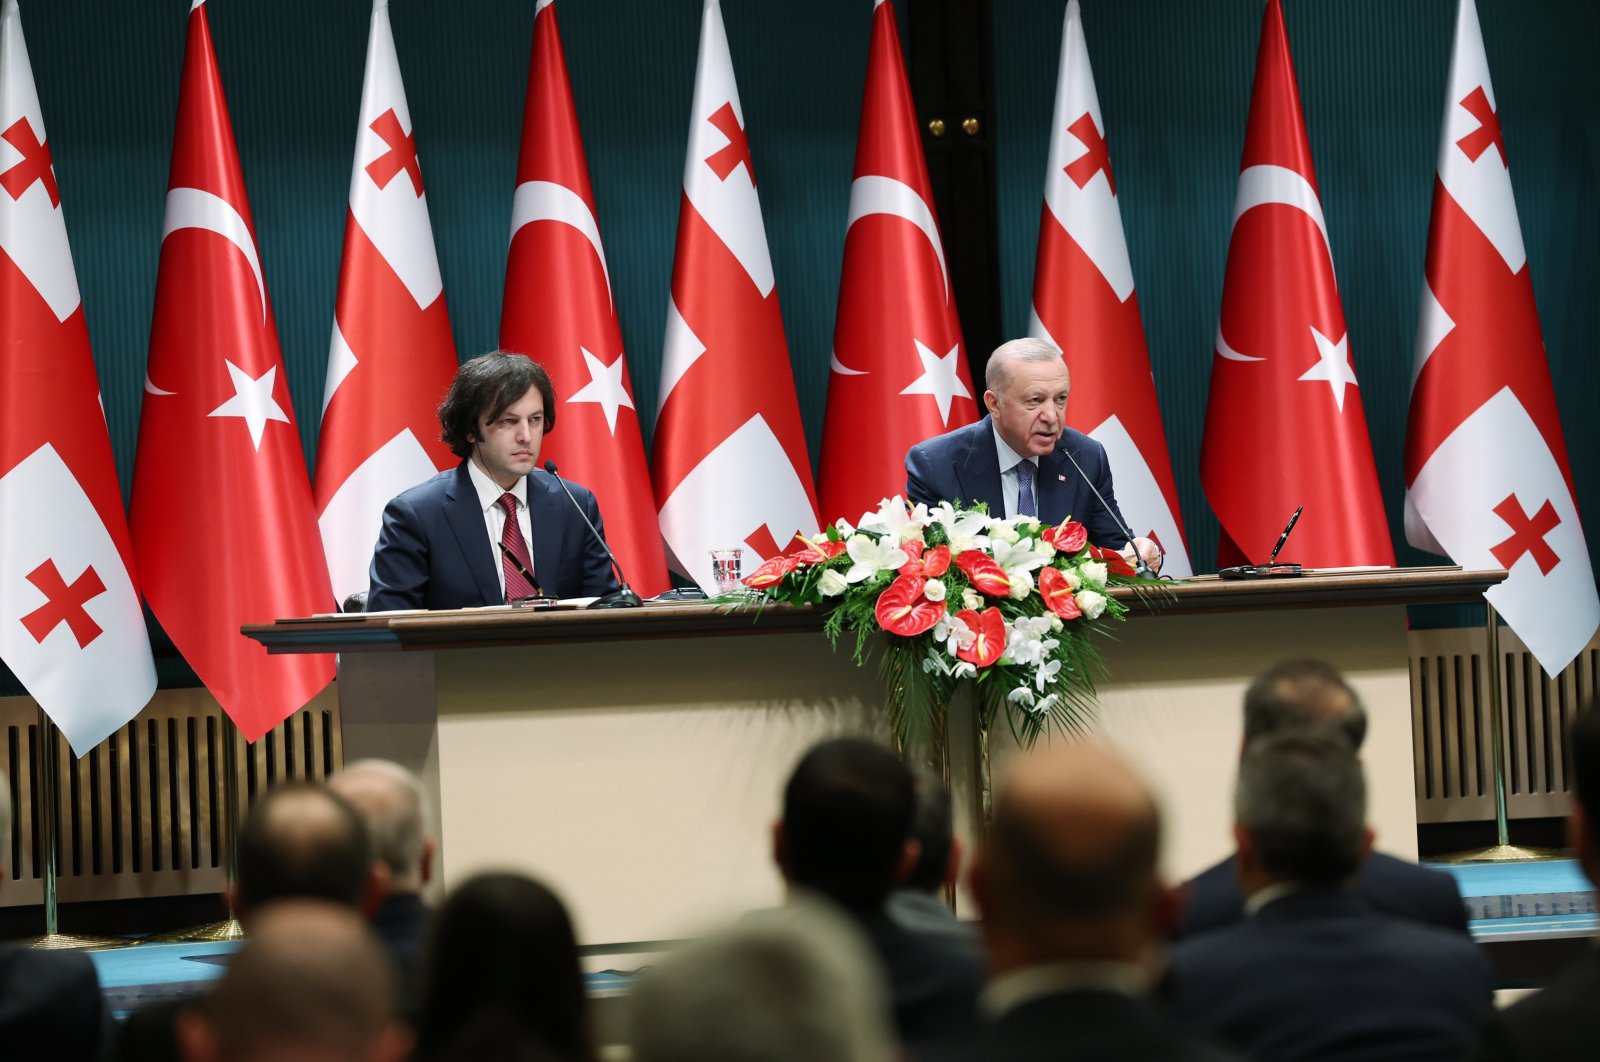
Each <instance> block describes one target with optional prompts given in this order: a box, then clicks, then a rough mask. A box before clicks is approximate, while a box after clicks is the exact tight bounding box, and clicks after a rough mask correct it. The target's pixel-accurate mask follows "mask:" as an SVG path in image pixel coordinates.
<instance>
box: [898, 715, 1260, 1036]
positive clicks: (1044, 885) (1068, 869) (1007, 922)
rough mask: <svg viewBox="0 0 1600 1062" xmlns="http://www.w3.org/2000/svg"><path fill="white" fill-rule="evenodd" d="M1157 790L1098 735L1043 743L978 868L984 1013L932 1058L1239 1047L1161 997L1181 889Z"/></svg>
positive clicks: (1008, 795)
mask: <svg viewBox="0 0 1600 1062" xmlns="http://www.w3.org/2000/svg"><path fill="white" fill-rule="evenodd" d="M1160 848H1161V819H1160V813H1159V811H1158V809H1157V807H1156V804H1155V800H1154V798H1153V797H1152V796H1151V793H1150V790H1149V788H1148V787H1147V786H1146V785H1145V784H1144V782H1143V781H1141V780H1140V779H1139V778H1138V777H1137V776H1136V775H1135V774H1134V773H1133V771H1132V770H1130V769H1129V767H1128V766H1127V764H1126V763H1124V762H1123V761H1122V760H1121V759H1120V758H1119V757H1117V756H1116V755H1115V754H1114V753H1112V752H1110V751H1109V750H1107V749H1105V748H1102V747H1099V746H1096V745H1091V744H1078V743H1074V744H1068V745H1061V746H1056V747H1054V748H1051V749H1049V750H1046V751H1042V752H1037V753H1033V754H1030V755H1029V756H1027V757H1025V758H1024V759H1022V760H1019V761H1018V762H1017V763H1016V764H1015V765H1014V766H1013V767H1012V769H1011V771H1010V772H1009V773H1008V775H1007V776H1006V779H1005V783H1004V785H1003V787H1002V788H1001V790H1000V792H999V793H998V796H997V799H996V801H995V807H994V821H993V823H992V824H991V827H990V830H989V836H988V839H987V842H986V844H985V845H984V847H983V849H982V850H981V851H980V852H979V854H978V857H977V859H976V861H975V862H974V865H973V867H972V871H971V874H970V882H971V886H972V892H973V894H974V896H976V897H977V901H978V906H979V909H980V910H981V912H982V914H983V931H984V936H985V938H986V939H987V941H988V945H989V953H990V962H991V966H992V970H993V977H992V980H991V981H990V983H989V986H988V988H986V989H985V990H984V993H983V997H982V999H981V1000H980V1004H979V1009H980V1011H981V1012H982V1015H983V1018H984V1024H983V1025H982V1026H981V1027H980V1028H979V1029H977V1030H976V1031H975V1032H972V1033H969V1034H968V1035H967V1036H966V1037H964V1038H957V1039H954V1040H952V1041H949V1042H947V1043H944V1044H942V1045H940V1046H939V1047H938V1048H937V1049H929V1050H927V1051H925V1052H924V1053H923V1054H922V1056H921V1057H922V1058H924V1059H925V1060H926V1062H942V1060H950V1062H969V1060H970V1062H979V1060H982V1062H988V1060H991V1059H1006V1060H1007V1062H1013V1060H1015V1062H1028V1060H1034V1059H1038V1060H1043V1059H1065V1058H1085V1059H1118V1060H1119V1062H1122V1060H1126V1062H1143V1060H1155V1059H1163V1060H1171V1062H1201V1060H1221V1059H1226V1058H1229V1057H1231V1056H1229V1055H1227V1054H1225V1053H1224V1052H1221V1051H1219V1050H1217V1049H1214V1048H1212V1047H1210V1046H1209V1045H1206V1044H1204V1043H1203V1042H1200V1041H1198V1040H1196V1039H1194V1038H1192V1037H1190V1036H1189V1035H1187V1034H1185V1033H1183V1032H1181V1031H1180V1030H1178V1029H1177V1028H1176V1027H1174V1026H1173V1025H1171V1024H1170V1023H1169V1022H1168V1021H1167V1020H1166V1018H1165V1017H1164V1016H1163V1015H1162V1014H1161V1013H1160V1011H1159V1010H1158V1009H1157V1007H1156V1006H1155V1004H1154V1003H1153V1002H1151V1001H1150V1000H1149V999H1148V998H1147V996H1148V993H1149V989H1150V986H1151V984H1152V982H1153V981H1154V979H1155V971H1154V969H1153V966H1152V964H1153V962H1154V961H1155V960H1154V956H1153V953H1154V951H1155V949H1156V948H1157V947H1159V945H1160V942H1161V941H1162V939H1163V938H1164V937H1165V935H1166V932H1167V929H1168V922H1169V921H1170V918H1171V912H1172V902H1173V901H1172V897H1171V893H1170V892H1169V891H1168V890H1167V889H1165V888H1164V887H1163V885H1162V883H1161V880H1160V878H1159V876H1158V872H1157V864H1158V860H1159V856H1160Z"/></svg>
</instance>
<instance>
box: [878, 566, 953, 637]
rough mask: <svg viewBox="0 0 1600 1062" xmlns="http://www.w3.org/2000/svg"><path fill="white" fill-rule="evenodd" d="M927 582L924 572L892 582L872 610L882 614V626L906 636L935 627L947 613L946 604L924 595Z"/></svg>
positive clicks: (880, 595)
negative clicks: (921, 574) (930, 599)
mask: <svg viewBox="0 0 1600 1062" xmlns="http://www.w3.org/2000/svg"><path fill="white" fill-rule="evenodd" d="M927 584H928V581H927V580H926V579H924V578H922V577H921V576H920V575H902V576H901V577H900V578H898V579H896V580H895V581H894V582H892V583H890V584H889V586H888V589H886V590H884V592H883V593H881V594H879V595H878V604H877V606H876V607H874V608H873V610H872V611H873V615H875V616H877V617H878V626H880V627H882V628H883V629H884V630H886V631H888V632H889V633H890V634H898V635H901V636H902V637H905V638H909V637H911V636H912V635H915V634H921V633H923V632H924V631H928V630H932V629H933V625H934V624H935V623H938V622H939V617H941V616H943V615H944V613H945V603H944V602H943V601H929V600H928V599H927V598H925V597H923V596H922V588H923V587H924V586H926V585H927Z"/></svg>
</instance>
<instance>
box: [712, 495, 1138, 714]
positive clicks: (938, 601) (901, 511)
mask: <svg viewBox="0 0 1600 1062" xmlns="http://www.w3.org/2000/svg"><path fill="white" fill-rule="evenodd" d="M743 582H744V584H745V585H746V586H747V587H749V588H750V589H751V590H752V591H754V595H753V596H756V597H757V598H758V600H761V601H785V602H789V603H791V604H796V605H831V606H832V609H831V611H830V612H829V613H828V616H827V619H826V620H825V622H824V625H823V630H824V632H825V633H826V634H827V635H828V638H829V640H830V642H831V643H832V644H833V645H834V647H835V648H837V647H838V643H839V636H840V635H841V634H842V633H844V632H845V631H851V632H853V633H854V634H855V637H856V644H855V661H856V663H857V664H858V665H861V664H864V663H865V662H866V656H867V653H868V650H869V647H870V646H871V645H872V644H873V643H874V641H875V640H876V638H875V636H876V635H878V633H879V632H880V631H881V632H884V633H886V634H888V635H889V637H888V638H887V639H886V642H885V650H884V655H883V660H882V670H883V673H884V678H885V681H886V684H887V688H888V701H889V712H890V723H891V725H892V727H893V728H894V732H895V734H896V736H897V737H899V738H900V739H901V740H902V741H916V742H926V741H928V740H929V739H930V738H931V737H932V736H933V735H934V734H935V733H942V730H943V724H944V711H945V709H946V707H947V706H948V705H949V703H950V699H951V696H952V695H953V694H954V692H955V689H956V687H957V685H958V684H959V683H961V682H963V681H967V680H971V681H972V682H973V684H974V691H975V696H976V704H977V710H978V712H979V721H980V723H981V725H982V726H984V727H985V728H992V727H993V725H994V723H995V719H996V717H997V716H1001V715H1003V716H1004V718H1005V719H1006V721H1007V722H1008V723H1009V725H1010V728H1011V732H1012V734H1013V736H1014V737H1015V738H1016V739H1017V741H1018V742H1019V743H1021V744H1023V745H1031V744H1032V743H1033V742H1034V741H1035V740H1036V739H1037V738H1038V737H1039V735H1040V734H1042V733H1044V732H1045V731H1046V730H1047V729H1049V728H1050V727H1051V726H1052V725H1054V726H1056V727H1058V728H1060V729H1064V730H1070V731H1078V732H1082V731H1083V730H1084V729H1085V727H1086V725H1087V722H1088V719H1089V716H1090V713H1091V712H1092V711H1093V706H1094V695H1095V682H1096V680H1097V679H1099V678H1101V677H1103V676H1104V665H1103V663H1102V662H1101V659H1100V654H1099V651H1098V650H1097V649H1096V648H1095V645H1094V643H1093V641H1092V637H1091V636H1092V634H1093V632H1094V631H1095V630H1096V629H1097V628H1098V627H1100V626H1101V625H1103V623H1104V622H1105V621H1106V620H1107V619H1112V620H1120V619H1122V618H1123V616H1124V614H1125V613H1126V611H1127V608H1126V606H1125V605H1124V604H1123V603H1122V602H1120V601H1118V600H1116V599H1115V598H1113V597H1112V596H1111V595H1110V594H1109V593H1108V592H1107V590H1108V588H1109V587H1111V586H1115V585H1118V584H1135V585H1140V586H1144V587H1149V586H1151V585H1153V584H1152V583H1150V582H1149V581H1148V580H1143V579H1137V578H1136V577H1135V575H1134V571H1133V569H1132V568H1131V567H1130V566H1129V565H1128V563H1127V562H1126V561H1125V560H1124V559H1123V558H1122V556H1121V555H1120V554H1118V553H1115V552H1112V551H1109V550H1102V549H1100V548H1098V547H1096V546H1094V545H1091V544H1090V542H1089V534H1088V531H1087V530H1086V529H1085V528H1084V526H1083V525H1082V524H1079V523H1076V522H1074V521H1072V520H1070V519H1068V520H1065V521H1063V522H1062V523H1061V524H1059V525H1056V526H1046V525H1042V524H1040V523H1039V521H1038V520H1036V519H1033V518H1032V517H1016V518H1013V519H1009V520H1007V519H998V518H996V517H992V516H990V515H989V514H988V512H986V511H985V510H984V508H983V507H981V506H980V507H978V508H973V509H962V508H956V507H954V506H952V505H950V504H948V503H942V504H940V505H936V506H933V507H932V508H929V507H928V506H925V505H916V506H911V505H909V504H908V503H906V502H905V501H904V500H903V499H901V498H899V497H894V498H889V499H885V500H884V502H883V503H882V504H881V505H880V506H879V508H878V510H877V511H876V512H870V513H867V514H865V515H864V516H862V518H861V521H860V524H859V525H858V526H856V527H851V526H850V525H849V524H848V523H847V522H846V521H844V520H840V521H839V522H838V523H837V524H835V525H833V526H832V527H829V528H828V529H827V530H826V531H824V532H822V533H821V534H818V535H816V536H815V537H813V538H810V539H807V538H805V537H804V536H797V539H796V546H795V548H794V549H793V550H791V551H790V552H788V553H785V554H783V555H781V556H777V557H774V558H772V559H771V560H768V561H767V562H765V563H764V564H762V565H761V566H760V567H759V568H757V569H756V570H755V571H754V572H752V573H751V574H750V575H749V576H748V577H746V578H745V579H744V580H743Z"/></svg>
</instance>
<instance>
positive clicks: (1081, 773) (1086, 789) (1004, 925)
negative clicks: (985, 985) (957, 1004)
mask: <svg viewBox="0 0 1600 1062" xmlns="http://www.w3.org/2000/svg"><path fill="white" fill-rule="evenodd" d="M1160 848H1161V817H1160V813H1159V811H1158V809H1157V807H1156V803H1155V799H1154V797H1153V796H1152V795H1151V793H1150V790H1149V788H1148V787H1147V786H1146V785H1145V784H1144V782H1143V780H1141V779H1140V778H1139V777H1138V776H1137V775H1136V774H1134V772H1133V771H1132V769H1131V768H1130V767H1129V766H1128V764H1127V763H1126V762H1125V761H1123V760H1122V759H1121V757H1119V756H1118V755H1117V754H1115V753H1114V752H1112V751H1110V750H1109V749H1107V748H1105V747H1103V746H1099V745H1094V744H1088V743H1072V744H1066V745H1057V746H1054V747H1052V748H1048V749H1044V750H1041V751H1038V752H1035V753H1032V754H1030V755H1028V756H1026V757H1024V758H1023V759H1021V760H1019V761H1018V762H1017V763H1016V764H1015V766H1014V767H1013V768H1012V769H1011V771H1010V772H1009V774H1008V775H1007V777H1006V780H1005V784H1004V786H1003V787H1002V788H1001V790H1000V792H999V794H998V796H997V799H996V801H995V807H994V821H993V823H992V824H991V826H990V830H989V836H988V838H987V841H986V843H985V845H984V847H983V849H982V851H981V852H980V853H979V856H978V859H977V860H976V862H975V864H974V866H973V870H972V874H971V881H972V888H973V892H974V894H975V895H976V897H977V900H978V905H979V907H980V908H981V909H982V912H983V919H984V932H985V934H986V936H987V937H988V940H989V947H990V951H991V954H992V957H993V965H994V968H995V970H996V971H997V972H1002V973H1003V972H1008V971H1011V970H1015V969H1020V968H1025V967H1029V966H1036V965H1041V964H1047V963H1054V962H1070V961H1105V962H1134V961H1138V960H1139V959H1140V958H1142V957H1143V956H1144V954H1145V952H1146V950H1147V949H1148V947H1149V945H1150V944H1151V943H1152V942H1154V941H1155V940H1156V939H1158V938H1159V937H1160V936H1161V935H1162V934H1163V933H1164V931H1165V925H1166V921H1167V920H1168V919H1169V917H1170V914H1171V899H1170V896H1169V894H1168V892H1167V890H1166V889H1165V888H1163V887H1162V885H1161V882H1160V879H1159V877H1158V874H1157V862H1158V858H1159V854H1160Z"/></svg>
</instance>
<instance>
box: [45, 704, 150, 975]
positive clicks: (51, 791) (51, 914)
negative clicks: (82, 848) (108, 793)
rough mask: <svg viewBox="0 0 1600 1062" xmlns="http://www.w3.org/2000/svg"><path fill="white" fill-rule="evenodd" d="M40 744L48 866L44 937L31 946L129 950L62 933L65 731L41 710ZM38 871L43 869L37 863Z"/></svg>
mask: <svg viewBox="0 0 1600 1062" xmlns="http://www.w3.org/2000/svg"><path fill="white" fill-rule="evenodd" d="M38 733H39V745H38V750H37V758H36V759H35V760H34V769H33V778H34V807H35V808H37V809H38V814H39V833H38V835H37V836H35V837H34V849H35V851H37V852H38V853H39V857H40V859H41V861H42V862H43V863H44V867H43V874H42V875H41V877H43V879H44V936H42V937H35V938H34V939H33V940H31V941H29V943H28V946H29V947H31V948H38V949H40V950H43V951H60V950H63V949H68V948H84V949H87V950H98V949H101V948H120V947H126V946H127V945H128V943H129V942H128V941H126V940H121V939H118V938H116V937H97V936H89V935H84V934H77V933H62V932H60V928H61V926H60V903H59V898H58V894H57V886H58V885H59V883H60V874H61V869H60V849H59V847H58V843H59V838H60V833H61V828H60V815H59V814H58V812H59V810H60V808H61V782H60V774H59V773H58V772H57V771H56V760H57V757H58V756H59V755H60V749H61V731H60V730H59V729H58V728H57V727H56V724H55V721H54V720H53V719H51V718H50V716H49V715H47V714H46V713H45V710H44V709H43V708H40V709H39V730H38ZM35 869H36V870H37V869H39V868H38V865H37V864H35Z"/></svg>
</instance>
